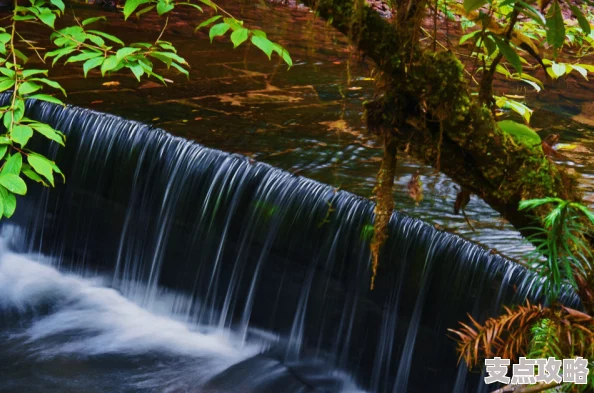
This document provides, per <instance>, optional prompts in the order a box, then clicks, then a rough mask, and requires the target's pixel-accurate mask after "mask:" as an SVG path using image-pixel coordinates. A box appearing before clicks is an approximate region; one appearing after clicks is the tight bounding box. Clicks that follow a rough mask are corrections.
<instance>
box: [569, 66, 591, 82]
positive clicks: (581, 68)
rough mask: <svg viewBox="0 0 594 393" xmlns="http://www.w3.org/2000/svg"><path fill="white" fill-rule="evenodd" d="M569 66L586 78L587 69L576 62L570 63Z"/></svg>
mask: <svg viewBox="0 0 594 393" xmlns="http://www.w3.org/2000/svg"><path fill="white" fill-rule="evenodd" d="M571 67H572V68H573V69H574V70H576V71H577V72H579V73H580V74H581V75H582V76H583V77H584V79H586V80H588V70H586V69H585V68H584V67H582V66H579V65H577V64H572V65H571Z"/></svg>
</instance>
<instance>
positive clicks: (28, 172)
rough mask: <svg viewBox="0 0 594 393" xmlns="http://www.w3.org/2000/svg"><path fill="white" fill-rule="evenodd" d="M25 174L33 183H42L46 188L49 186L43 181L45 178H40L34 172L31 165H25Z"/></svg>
mask: <svg viewBox="0 0 594 393" xmlns="http://www.w3.org/2000/svg"><path fill="white" fill-rule="evenodd" d="M23 174H24V175H25V176H27V177H28V178H29V179H31V180H33V181H36V182H38V183H41V184H43V185H44V186H46V187H47V186H48V185H47V183H46V182H45V180H43V178H42V177H41V176H39V175H38V174H37V172H35V171H33V169H31V167H29V165H23Z"/></svg>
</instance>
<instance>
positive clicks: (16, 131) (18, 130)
mask: <svg viewBox="0 0 594 393" xmlns="http://www.w3.org/2000/svg"><path fill="white" fill-rule="evenodd" d="M10 136H11V138H12V140H13V141H15V142H16V143H18V144H19V145H21V147H22V146H25V145H26V144H27V142H29V139H30V138H31V137H32V136H33V129H32V128H31V127H29V126H25V125H22V124H18V125H16V126H14V127H13V128H12V131H11V132H10Z"/></svg>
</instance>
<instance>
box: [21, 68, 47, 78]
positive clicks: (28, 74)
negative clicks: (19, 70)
mask: <svg viewBox="0 0 594 393" xmlns="http://www.w3.org/2000/svg"><path fill="white" fill-rule="evenodd" d="M39 74H43V75H46V76H47V70H23V77H25V78H29V77H32V76H33V75H39Z"/></svg>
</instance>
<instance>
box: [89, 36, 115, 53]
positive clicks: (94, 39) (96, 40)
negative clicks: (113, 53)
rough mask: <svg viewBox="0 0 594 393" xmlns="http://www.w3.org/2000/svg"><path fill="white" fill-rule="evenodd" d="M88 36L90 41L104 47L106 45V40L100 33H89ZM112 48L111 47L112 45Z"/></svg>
mask: <svg viewBox="0 0 594 393" xmlns="http://www.w3.org/2000/svg"><path fill="white" fill-rule="evenodd" d="M87 38H88V39H89V41H91V42H92V43H93V44H95V45H97V46H99V47H101V48H104V47H105V41H104V40H103V38H101V37H99V36H98V35H94V34H87ZM110 49H111V47H110Z"/></svg>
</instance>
